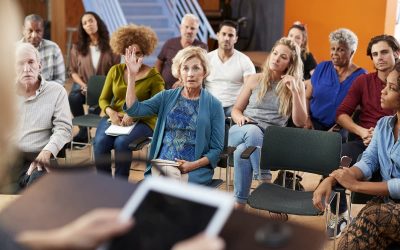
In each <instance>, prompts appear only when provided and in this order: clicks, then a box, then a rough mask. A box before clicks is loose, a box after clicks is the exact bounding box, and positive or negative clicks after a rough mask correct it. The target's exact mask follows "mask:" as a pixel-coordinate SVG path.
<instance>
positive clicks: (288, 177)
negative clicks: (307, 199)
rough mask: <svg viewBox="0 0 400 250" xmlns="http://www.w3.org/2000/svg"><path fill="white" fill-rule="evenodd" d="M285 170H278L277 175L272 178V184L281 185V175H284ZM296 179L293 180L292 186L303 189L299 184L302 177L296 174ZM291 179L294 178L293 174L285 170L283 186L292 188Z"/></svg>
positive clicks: (299, 189)
mask: <svg viewBox="0 0 400 250" xmlns="http://www.w3.org/2000/svg"><path fill="white" fill-rule="evenodd" d="M284 173H285V171H284V170H279V172H278V176H277V177H276V179H275V180H274V182H273V183H274V184H277V185H280V186H283V176H284ZM295 178H296V180H295V185H294V188H295V190H297V191H304V187H303V185H302V184H301V181H302V180H303V178H302V177H301V176H300V175H298V174H296V177H295ZM293 179H294V174H293V173H292V172H289V171H286V176H285V187H286V188H289V189H293Z"/></svg>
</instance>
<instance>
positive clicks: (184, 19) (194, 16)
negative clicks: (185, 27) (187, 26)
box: [181, 13, 200, 25]
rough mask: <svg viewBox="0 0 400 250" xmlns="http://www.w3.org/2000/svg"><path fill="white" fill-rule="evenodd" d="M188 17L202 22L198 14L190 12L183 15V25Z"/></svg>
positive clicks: (198, 22)
mask: <svg viewBox="0 0 400 250" xmlns="http://www.w3.org/2000/svg"><path fill="white" fill-rule="evenodd" d="M187 19H191V20H193V21H195V22H196V23H197V24H198V25H199V24H200V20H199V18H198V17H197V16H196V15H194V14H192V13H188V14H185V15H184V16H183V17H182V20H181V25H182V24H183V23H184V22H185V21H186V20H187Z"/></svg>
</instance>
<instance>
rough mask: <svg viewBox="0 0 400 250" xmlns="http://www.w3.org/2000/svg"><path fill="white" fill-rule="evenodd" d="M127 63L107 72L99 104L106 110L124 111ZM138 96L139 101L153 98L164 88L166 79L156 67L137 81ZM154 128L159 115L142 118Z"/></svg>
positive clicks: (117, 65) (141, 119)
mask: <svg viewBox="0 0 400 250" xmlns="http://www.w3.org/2000/svg"><path fill="white" fill-rule="evenodd" d="M125 68H126V65H125V64H124V63H122V64H116V65H114V66H113V67H112V68H111V69H110V71H109V72H108V74H107V78H106V82H105V83H104V87H103V90H102V91H101V95H100V98H99V106H100V108H101V109H102V110H103V111H104V113H105V109H106V108H107V107H110V108H112V109H113V110H115V111H117V112H120V113H124V111H123V109H122V107H123V105H124V103H125V96H126V88H127V83H126V82H125V80H124V70H125ZM135 86H136V88H135V89H136V97H137V99H138V100H139V101H144V100H147V99H149V98H151V97H152V96H153V95H155V94H157V93H158V92H160V91H163V90H164V80H163V78H162V77H161V75H160V73H158V71H157V70H156V69H155V68H152V69H151V70H150V71H149V73H148V74H147V76H146V77H144V78H142V79H140V80H137V81H136V85H135ZM139 120H140V121H143V122H144V123H146V124H147V125H149V126H150V127H151V128H152V129H154V126H155V124H156V120H157V117H156V116H150V117H144V118H140V119H139Z"/></svg>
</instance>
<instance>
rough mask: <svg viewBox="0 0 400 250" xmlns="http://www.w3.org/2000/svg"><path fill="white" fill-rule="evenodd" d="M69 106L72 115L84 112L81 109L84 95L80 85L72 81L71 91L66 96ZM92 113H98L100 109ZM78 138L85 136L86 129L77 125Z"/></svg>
mask: <svg viewBox="0 0 400 250" xmlns="http://www.w3.org/2000/svg"><path fill="white" fill-rule="evenodd" d="M68 101H69V106H70V108H71V113H72V114H73V115H74V117H77V116H81V115H84V114H85V111H84V110H83V104H85V101H86V96H85V95H84V94H82V92H81V86H80V85H79V84H77V83H74V85H73V86H72V89H71V93H70V94H69V96H68ZM93 113H94V114H100V109H96V110H95V111H94V112H93ZM77 137H79V138H87V130H86V129H85V127H79V133H78V135H77Z"/></svg>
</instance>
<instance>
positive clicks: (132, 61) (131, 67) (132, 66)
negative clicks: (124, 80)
mask: <svg viewBox="0 0 400 250" xmlns="http://www.w3.org/2000/svg"><path fill="white" fill-rule="evenodd" d="M142 63H143V57H137V56H136V48H135V47H133V46H129V47H128V48H126V49H125V64H126V67H127V69H128V73H130V74H137V73H138V72H139V69H140V67H141V66H142Z"/></svg>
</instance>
